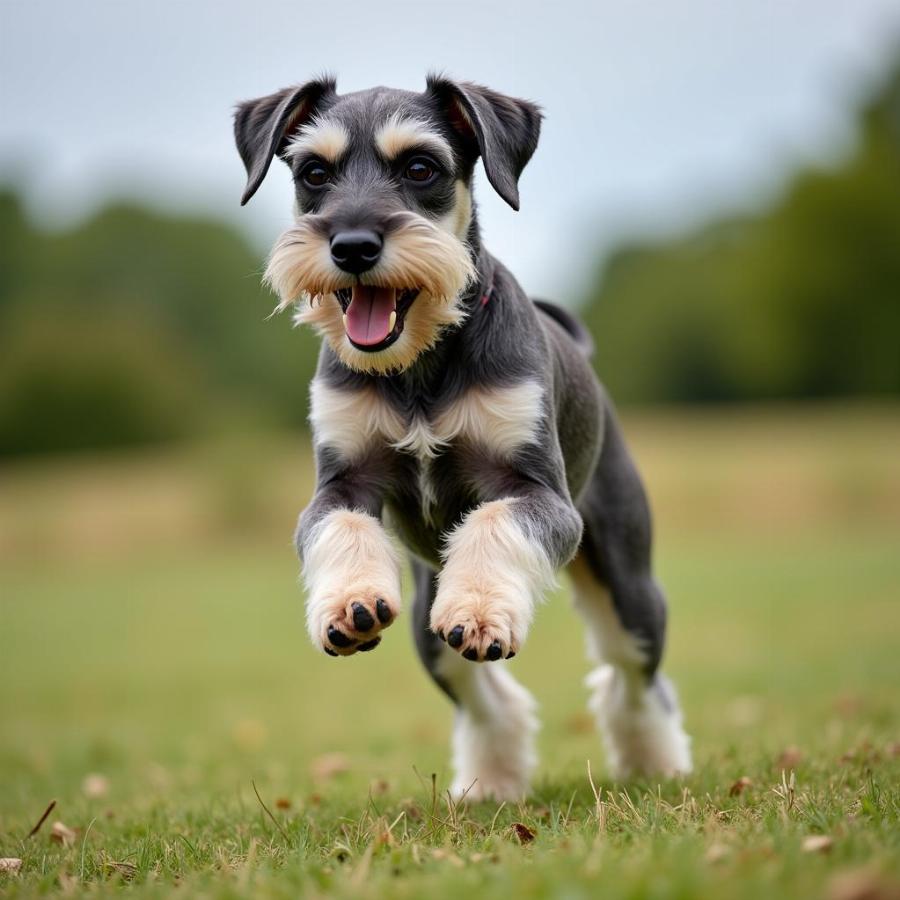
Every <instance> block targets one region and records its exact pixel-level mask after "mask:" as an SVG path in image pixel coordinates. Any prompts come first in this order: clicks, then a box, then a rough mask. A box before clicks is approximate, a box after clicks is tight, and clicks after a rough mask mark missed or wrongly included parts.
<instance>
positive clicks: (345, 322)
mask: <svg viewBox="0 0 900 900" xmlns="http://www.w3.org/2000/svg"><path fill="white" fill-rule="evenodd" d="M346 330H347V313H344V331H346Z"/></svg>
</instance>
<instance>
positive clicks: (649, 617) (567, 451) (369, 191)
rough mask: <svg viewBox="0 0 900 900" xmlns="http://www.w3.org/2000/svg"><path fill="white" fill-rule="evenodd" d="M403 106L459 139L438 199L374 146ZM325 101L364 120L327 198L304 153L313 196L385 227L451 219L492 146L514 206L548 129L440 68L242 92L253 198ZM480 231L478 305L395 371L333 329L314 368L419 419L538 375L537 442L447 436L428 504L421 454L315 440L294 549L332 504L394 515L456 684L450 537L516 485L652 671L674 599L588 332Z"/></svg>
mask: <svg viewBox="0 0 900 900" xmlns="http://www.w3.org/2000/svg"><path fill="white" fill-rule="evenodd" d="M460 109H461V110H463V111H464V113H465V115H464V116H463V117H462V118H463V120H464V121H462V122H461V121H460V112H459V111H460ZM298 110H299V112H298ZM398 110H399V111H403V112H405V113H407V114H409V115H413V116H415V117H417V118H420V119H423V120H425V121H426V122H428V123H429V125H430V126H432V127H433V128H434V130H435V131H437V132H439V133H440V134H441V135H443V136H444V137H445V138H446V140H447V141H448V142H449V143H450V145H451V147H452V149H453V156H454V159H453V172H452V173H451V174H452V178H450V179H449V180H448V182H447V184H446V185H444V186H443V187H441V186H440V185H439V186H438V187H437V188H436V189H435V191H433V192H432V193H431V194H429V195H428V196H427V197H425V198H424V199H423V198H422V197H420V196H418V195H417V196H412V195H411V194H410V193H409V192H407V191H406V190H405V189H404V188H403V186H402V185H398V183H397V181H396V180H395V179H393V178H392V177H391V174H390V172H389V171H388V170H387V169H386V168H385V164H384V161H383V160H380V159H379V158H378V157H377V155H376V154H375V152H374V151H373V150H372V149H371V148H370V146H369V145H370V144H371V135H372V134H373V132H374V130H375V128H376V127H377V125H378V124H380V123H383V122H385V121H387V119H388V118H389V117H390V116H391V115H392V114H393V113H395V112H397V111H398ZM325 113H327V115H328V117H329V118H332V119H334V120H336V121H339V122H340V123H342V124H343V125H344V126H345V127H346V129H347V130H348V132H349V133H350V135H351V143H352V150H351V152H350V153H349V154H348V158H347V160H346V161H345V162H344V163H343V164H342V169H341V178H340V179H339V181H336V182H335V185H334V189H333V190H329V191H328V192H327V196H324V197H318V196H311V195H310V194H309V193H308V192H306V191H304V188H303V186H302V184H301V183H300V179H299V178H298V173H299V170H300V168H301V167H302V165H303V161H302V160H299V161H294V162H292V167H293V171H294V175H295V182H296V184H297V202H298V204H299V206H300V209H301V210H302V211H303V212H308V213H316V214H317V215H318V216H320V217H321V220H322V221H323V222H324V223H327V225H328V227H333V228H341V227H355V228H372V229H376V230H379V229H380V230H382V231H383V230H384V229H385V228H386V227H388V223H389V222H390V220H391V216H393V215H395V214H397V213H399V212H402V211H404V210H407V209H413V210H414V211H416V212H418V213H420V214H424V215H429V216H433V217H437V216H440V215H441V214H442V213H443V212H445V211H446V210H447V209H449V208H450V205H451V204H452V191H451V187H452V184H453V183H454V182H455V181H456V180H462V181H464V182H465V183H466V184H467V185H470V184H471V180H472V172H473V168H474V165H475V162H476V160H477V158H479V157H481V158H482V160H483V162H484V165H485V169H486V171H487V174H488V178H489V180H490V182H491V184H492V185H493V186H494V188H495V189H496V190H497V191H498V193H500V195H501V196H502V197H503V198H504V199H505V200H506V201H507V202H508V203H509V204H510V205H511V206H513V207H514V208H518V202H519V194H518V186H517V180H518V177H519V175H520V173H521V171H522V169H523V168H524V166H525V165H526V163H527V162H528V160H529V159H530V157H531V155H532V153H533V152H534V149H535V147H536V145H537V139H538V134H539V129H540V113H539V112H538V110H537V108H536V107H535V106H533V105H532V104H530V103H527V102H525V101H521V100H514V99H512V98H508V97H504V96H502V95H499V94H496V93H495V92H493V91H490V90H488V89H486V88H481V87H478V86H476V85H468V84H466V85H457V84H454V83H453V82H450V81H447V80H446V79H442V78H432V79H429V82H428V86H427V88H426V90H425V92H423V93H421V94H416V93H410V92H405V91H396V90H389V89H386V88H374V89H372V90H369V91H364V92H360V93H355V94H349V95H344V96H339V95H337V94H336V93H335V91H334V85H333V83H332V82H328V81H324V82H311V83H309V84H307V85H304V86H302V87H300V88H295V89H291V90H288V91H283V92H280V93H279V94H276V95H273V96H272V97H267V98H262V99H261V100H258V101H251V102H250V103H246V104H242V105H241V106H240V107H239V110H238V113H237V116H236V125H235V131H236V137H237V143H238V147H239V149H240V151H241V156H242V158H243V159H244V162H245V164H246V166H247V170H248V186H247V191H246V194H245V199H249V197H250V196H252V194H253V192H254V191H255V190H256V188H257V187H258V186H259V183H260V182H261V181H262V179H263V177H264V175H265V172H266V170H267V169H268V166H269V163H270V162H271V160H272V158H273V156H274V155H280V154H283V152H284V149H285V146H286V140H287V138H288V137H289V131H290V129H291V128H296V126H297V124H298V122H302V121H307V120H308V119H309V117H310V116H313V115H322V114H325ZM467 241H468V245H469V247H470V248H471V253H472V258H473V260H474V262H475V266H476V271H477V279H476V281H475V283H474V284H472V285H471V287H470V288H469V289H468V291H467V293H466V295H465V297H464V304H465V306H466V308H467V309H468V311H469V315H468V316H467V318H466V320H465V321H464V322H463V323H462V324H461V325H460V326H458V327H455V328H453V329H450V330H449V331H448V332H446V333H445V334H444V335H443V337H442V338H441V340H440V342H439V343H438V344H437V345H436V346H435V347H434V348H432V349H431V350H428V351H426V352H425V353H423V354H421V355H420V356H419V357H418V359H417V360H416V361H415V362H414V363H413V364H412V365H411V366H410V367H409V368H407V369H405V370H404V371H401V372H396V373H393V374H387V375H369V374H361V373H360V372H357V371H353V370H350V369H348V368H347V367H345V366H344V365H343V363H341V362H340V361H339V360H338V358H337V357H336V356H335V354H334V353H333V352H332V350H331V349H330V348H329V347H328V346H327V344H325V345H323V347H322V351H321V355H320V358H319V365H318V370H317V374H316V378H317V379H319V380H321V381H323V382H325V383H327V384H328V385H329V386H331V387H333V388H337V389H348V390H349V389H359V388H362V387H369V388H372V389H374V390H375V391H376V392H377V394H378V395H379V397H380V398H381V399H382V400H383V401H384V402H386V403H388V404H390V405H391V406H392V407H393V409H394V410H395V411H396V412H397V413H398V414H399V416H401V417H402V418H403V419H404V420H407V421H410V420H412V418H413V417H414V415H420V416H423V417H425V418H426V419H433V418H434V417H435V416H436V415H437V414H438V413H440V412H441V411H442V410H443V409H446V408H447V407H448V406H449V405H451V404H452V403H453V402H454V401H455V400H456V399H458V398H459V397H460V396H461V395H463V394H464V393H465V392H466V391H467V389H469V388H470V387H480V388H485V387H490V386H504V385H514V384H516V383H517V382H519V381H521V380H523V379H526V378H528V379H534V380H536V381H537V382H539V383H540V384H541V385H542V386H543V387H544V389H545V390H544V396H545V408H544V417H543V420H542V421H540V422H539V424H538V426H537V430H536V432H535V433H534V435H533V439H532V441H531V442H530V443H529V444H528V445H527V446H526V447H524V448H523V449H521V450H520V451H519V452H518V453H517V454H516V455H515V456H514V457H513V458H512V459H501V458H499V457H492V456H491V454H490V453H489V452H488V451H486V450H485V449H484V448H482V447H475V446H471V445H467V444H466V443H465V442H455V443H453V444H452V445H450V446H449V447H446V448H445V449H443V450H442V451H441V453H440V455H439V456H438V458H437V459H436V460H435V461H434V463H433V464H432V466H431V473H432V475H431V478H432V483H433V486H434V493H435V496H436V503H434V505H433V511H432V512H431V514H430V515H425V514H424V513H423V507H424V502H423V497H422V496H421V495H420V491H419V479H418V466H419V462H418V461H417V459H416V457H415V456H413V455H412V454H409V453H405V452H401V451H397V450H392V449H391V448H389V447H387V446H378V447H373V448H372V449H371V451H370V452H369V453H368V454H367V455H365V456H364V457H363V458H362V459H357V460H355V461H353V462H351V461H349V460H347V459H344V458H342V457H341V455H340V454H339V453H337V452H336V451H335V450H334V449H333V448H329V447H318V448H317V454H316V465H317V477H318V484H317V488H316V493H315V497H314V498H313V500H312V502H311V504H310V505H309V507H308V508H307V509H306V510H305V511H304V512H303V514H302V515H301V517H300V522H299V526H298V530H297V548H298V552H299V553H300V555H301V556H302V555H303V553H304V547H305V546H306V543H307V540H308V538H309V535H310V533H311V531H312V530H313V529H314V528H315V526H316V525H317V523H318V522H320V521H321V519H322V518H323V516H325V515H327V514H328V512H330V511H332V510H335V509H340V508H347V509H357V510H364V511H366V512H368V513H370V514H371V515H373V516H376V517H378V518H381V517H382V516H384V515H386V516H387V517H388V518H389V519H390V524H391V525H392V527H393V529H394V530H395V531H396V532H397V534H398V535H399V536H400V538H401V539H402V541H403V543H404V544H405V545H406V547H407V548H408V549H409V551H410V552H411V554H412V556H413V573H414V576H415V586H416V602H415V608H414V613H413V625H414V629H415V633H416V643H417V647H418V649H419V653H420V655H421V657H422V660H423V662H424V663H425V665H426V666H427V667H428V669H429V671H431V672H432V674H433V675H434V676H435V679H436V680H437V681H438V683H439V685H440V686H441V687H442V689H443V690H445V691H446V692H448V693H451V688H450V687H449V686H448V685H447V684H446V683H444V682H443V681H442V680H441V678H440V676H439V674H437V672H436V668H435V663H436V660H437V659H438V658H439V656H440V652H439V651H440V650H441V648H442V645H441V644H440V642H439V641H438V640H437V638H436V637H435V636H434V635H433V634H432V633H431V631H430V630H429V627H428V621H429V619H428V611H429V609H430V606H431V603H432V602H433V600H434V595H435V577H436V576H435V573H436V572H437V571H438V570H439V568H440V564H441V559H440V550H441V548H442V545H443V541H444V538H445V536H446V535H447V533H448V532H449V531H450V530H451V529H452V528H453V527H454V526H456V525H458V524H459V523H460V522H461V521H462V519H463V518H464V517H465V515H466V514H467V513H468V512H469V511H470V510H472V509H473V508H474V507H476V506H477V505H478V504H480V503H483V502H486V501H490V500H494V499H499V498H506V497H516V498H520V503H518V504H517V505H516V510H517V514H518V515H519V516H520V517H521V520H520V525H521V526H522V529H523V530H524V531H525V532H526V533H527V534H528V535H530V536H531V537H532V538H533V539H535V540H536V541H538V542H539V543H540V545H541V546H542V547H543V548H544V549H545V551H546V553H547V556H548V557H549V559H550V560H551V562H552V564H553V566H554V567H561V566H564V565H565V564H566V563H567V562H569V561H570V560H571V559H572V558H573V557H574V556H575V555H576V553H578V552H579V548H580V552H581V553H583V554H584V557H585V559H586V560H587V562H588V564H589V565H590V568H591V571H592V572H593V573H594V575H595V576H596V577H597V579H598V580H599V581H600V582H602V583H603V584H605V585H606V586H608V588H609V589H610V591H611V593H612V596H613V600H614V605H615V609H616V611H617V613H618V615H619V617H620V619H621V622H622V624H623V625H624V627H625V628H626V629H627V630H628V631H629V632H630V633H632V634H633V635H635V636H637V637H638V638H639V639H640V641H641V643H642V645H643V648H644V650H645V652H646V656H647V663H646V670H645V671H646V675H647V677H648V679H652V677H653V675H654V673H655V671H656V669H657V666H658V664H659V661H660V657H661V654H662V647H663V639H664V633H665V603H664V600H663V597H662V594H661V592H660V591H659V589H658V587H657V586H656V585H655V583H654V581H653V579H652V576H651V573H650V543H651V527H650V515H649V511H648V507H647V503H646V498H645V495H644V492H643V488H642V486H641V482H640V479H639V477H638V475H637V472H636V469H635V467H634V464H633V463H632V461H631V458H630V456H629V454H628V451H627V449H626V447H625V444H624V442H623V440H622V436H621V433H620V430H619V427H618V425H617V423H616V419H615V416H614V414H613V411H612V407H611V404H610V401H609V399H608V398H607V397H606V395H605V393H604V391H603V389H602V388H601V386H600V384H599V383H598V381H597V379H596V376H595V375H594V372H593V370H592V368H591V364H590V361H589V355H590V352H591V343H590V338H589V336H588V335H587V332H586V330H585V329H584V326H582V325H581V324H580V323H579V322H578V321H577V319H575V318H574V317H573V316H572V315H571V314H570V313H568V312H565V311H564V310H561V309H559V308H558V307H554V306H553V305H552V304H548V303H546V302H544V301H532V300H531V299H529V298H528V297H527V296H526V295H525V293H524V292H523V290H522V288H521V287H520V286H519V284H518V283H517V282H516V280H515V279H514V278H513V276H512V275H511V274H510V273H509V272H508V271H507V270H506V268H504V267H503V265H502V264H500V263H499V262H498V261H496V260H495V259H494V258H493V257H492V256H491V255H490V254H489V253H488V252H487V251H486V250H484V249H483V247H482V245H481V239H480V234H479V230H478V223H477V215H475V213H474V212H473V215H472V220H471V226H470V228H469V231H468V235H467ZM486 294H489V300H488V302H487V303H484V302H483V298H484V297H485V295H486Z"/></svg>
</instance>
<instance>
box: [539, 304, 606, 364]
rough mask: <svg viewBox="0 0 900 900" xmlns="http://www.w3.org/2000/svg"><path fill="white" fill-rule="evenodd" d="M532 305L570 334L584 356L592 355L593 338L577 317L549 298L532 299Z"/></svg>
mask: <svg viewBox="0 0 900 900" xmlns="http://www.w3.org/2000/svg"><path fill="white" fill-rule="evenodd" d="M532 302H533V303H534V305H535V306H536V307H537V308H538V309H539V310H540V311H541V312H542V313H544V314H545V315H548V316H549V317H550V318H551V319H553V321H554V322H556V324H557V325H560V326H561V327H562V328H563V330H564V331H566V332H567V333H568V334H569V335H571V337H572V340H573V341H575V343H576V345H577V346H578V349H579V350H581V352H582V353H584V355H585V356H587V357H591V356H593V355H594V339H593V338H592V337H591V333H590V332H589V331H588V330H587V328H585V327H584V325H583V324H582V323H581V321H580V320H579V319H577V318H576V317H575V316H573V315H572V313H570V312H569V311H568V310H567V309H563V307H561V306H557V305H556V304H555V303H551V302H550V301H549V300H532Z"/></svg>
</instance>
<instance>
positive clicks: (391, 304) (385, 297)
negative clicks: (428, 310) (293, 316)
mask: <svg viewBox="0 0 900 900" xmlns="http://www.w3.org/2000/svg"><path fill="white" fill-rule="evenodd" d="M336 295H337V298H338V302H339V303H340V304H341V309H343V311H344V329H345V330H346V332H347V338H348V339H349V341H350V343H351V344H353V346H354V347H356V348H357V349H359V350H365V351H367V352H369V353H374V352H376V351H378V350H384V348H385V347H390V345H391V344H393V343H394V341H396V340H397V338H398V337H400V335H401V334H402V333H403V322H404V320H405V318H406V314H407V312H408V311H409V308H410V307H411V306H412V305H413V301H414V300H415V299H416V297H417V296H418V295H419V290H418V288H389V287H375V286H374V285H371V284H356V285H354V286H353V287H352V288H342V289H341V290H339V291H337V292H336Z"/></svg>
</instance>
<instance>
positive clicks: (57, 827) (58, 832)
mask: <svg viewBox="0 0 900 900" xmlns="http://www.w3.org/2000/svg"><path fill="white" fill-rule="evenodd" d="M76 837H78V835H77V834H76V833H75V832H74V831H72V829H71V828H69V827H68V826H67V825H64V824H63V823H62V822H54V823H53V827H52V828H51V829H50V840H51V841H55V842H56V843H57V844H62V845H63V847H71V846H72V844H74V843H75V838H76Z"/></svg>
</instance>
